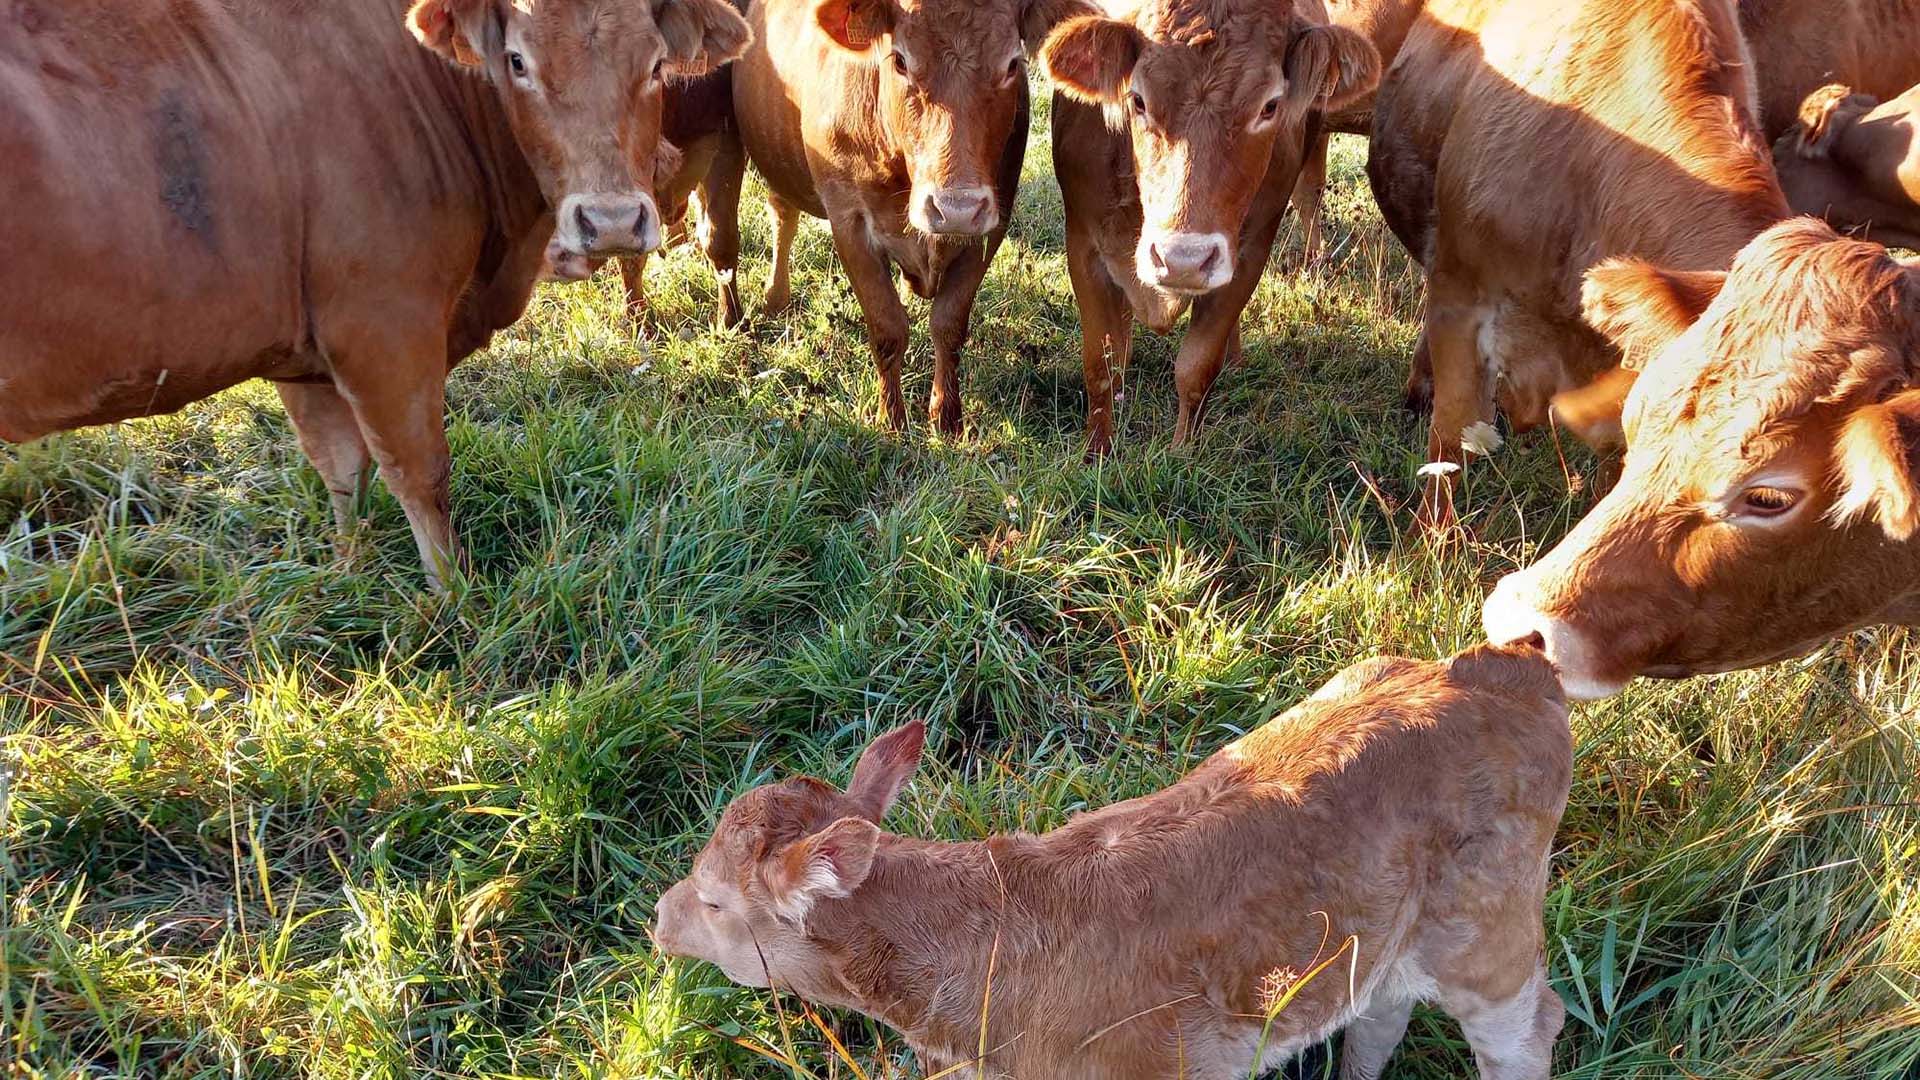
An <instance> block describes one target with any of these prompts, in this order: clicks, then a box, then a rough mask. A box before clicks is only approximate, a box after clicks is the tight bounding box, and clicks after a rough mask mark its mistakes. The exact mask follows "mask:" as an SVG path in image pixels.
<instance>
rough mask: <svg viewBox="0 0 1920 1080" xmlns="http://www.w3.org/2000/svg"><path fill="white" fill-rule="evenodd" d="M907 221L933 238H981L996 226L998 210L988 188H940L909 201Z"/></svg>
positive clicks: (998, 222)
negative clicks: (911, 203) (910, 205)
mask: <svg viewBox="0 0 1920 1080" xmlns="http://www.w3.org/2000/svg"><path fill="white" fill-rule="evenodd" d="M907 217H908V218H909V219H910V220H911V221H912V222H913V227H914V228H916V229H919V230H920V231H921V232H924V233H927V234H929V235H933V236H985V235H986V234H987V233H990V232H992V231H993V229H994V227H995V226H996V225H999V224H1000V210H999V207H998V206H996V205H995V203H994V197H993V189H992V188H989V187H980V186H974V187H942V188H934V189H932V190H930V191H927V192H924V193H922V194H920V195H919V196H918V197H916V198H915V199H914V200H913V206H912V207H911V209H910V210H909V211H908V214H907Z"/></svg>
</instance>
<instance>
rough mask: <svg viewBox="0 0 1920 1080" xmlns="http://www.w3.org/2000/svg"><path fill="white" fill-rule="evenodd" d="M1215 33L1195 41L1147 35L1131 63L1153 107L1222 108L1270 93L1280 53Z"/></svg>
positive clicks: (1175, 109) (1177, 109)
mask: <svg viewBox="0 0 1920 1080" xmlns="http://www.w3.org/2000/svg"><path fill="white" fill-rule="evenodd" d="M1235 45H1236V43H1235V42H1234V41H1232V40H1231V39H1220V38H1215V39H1213V40H1211V41H1208V42H1206V43H1205V44H1202V45H1199V46H1193V45H1180V44H1169V43H1163V42H1155V41H1150V42H1149V44H1148V46H1147V48H1146V50H1145V51H1144V52H1143V53H1142V54H1141V56H1140V60H1139V62H1138V63H1136V64H1135V65H1134V70H1133V81H1134V83H1135V85H1136V86H1137V87H1139V88H1141V89H1143V90H1144V91H1145V93H1146V96H1147V97H1148V98H1149V99H1151V100H1153V101H1154V102H1155V104H1156V106H1157V111H1166V112H1175V113H1177V112H1184V111H1186V110H1188V109H1194V108H1204V107H1209V106H1211V107H1214V108H1224V107H1228V106H1231V105H1234V104H1239V103H1244V102H1246V101H1248V100H1250V99H1252V98H1254V97H1259V96H1263V95H1265V94H1268V93H1271V92H1272V91H1273V90H1274V89H1275V88H1276V76H1277V75H1278V74H1279V71H1280V65H1281V54H1280V52H1279V51H1278V50H1275V49H1271V48H1267V47H1265V46H1264V45H1263V46H1262V47H1260V48H1238V47H1235Z"/></svg>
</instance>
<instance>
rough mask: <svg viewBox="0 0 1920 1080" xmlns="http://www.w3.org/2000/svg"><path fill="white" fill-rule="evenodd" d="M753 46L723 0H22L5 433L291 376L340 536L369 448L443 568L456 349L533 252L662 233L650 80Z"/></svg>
mask: <svg viewBox="0 0 1920 1080" xmlns="http://www.w3.org/2000/svg"><path fill="white" fill-rule="evenodd" d="M408 28H411V30H412V31H413V36H414V37H417V38H418V39H419V43H424V44H425V45H426V46H427V48H425V49H423V48H421V47H420V44H419V43H416V42H415V41H414V40H413V38H412V37H409V36H408V33H407V30H408ZM745 38H746V26H745V24H744V23H743V22H742V21H741V19H740V17H739V15H738V14H737V13H736V12H734V11H733V10H732V9H731V8H729V7H727V6H726V5H725V4H724V3H720V2H718V0H655V2H653V3H651V4H649V3H645V2H640V0H633V2H629V3H589V2H586V0H519V2H516V3H513V4H509V3H507V2H506V0H419V2H418V3H415V4H414V5H413V7H412V8H411V9H410V10H409V9H408V8H407V7H406V6H405V5H404V4H401V3H399V2H397V0H335V2H332V3H327V4H293V5H284V4H283V5H234V4H230V3H223V2H219V0H169V2H166V3H162V2H160V0H131V2H127V0H117V2H107V0H58V2H54V0H18V2H16V3H14V4H12V5H11V6H10V7H8V8H7V9H6V10H5V11H4V13H0V101H4V102H5V105H3V106H0V154H4V156H5V158H6V161H7V165H6V168H5V177H6V178H5V180H4V181H0V184H3V185H4V189H5V196H4V202H5V205H6V212H5V213H4V214H0V255H4V258H0V438H4V439H6V440H8V441H15V442H18V441H24V440H27V439H33V438H37V437H39V436H41V435H44V434H47V433H49V432H53V431H60V430H64V429H69V428H75V427H81V426H84V425H88V424H101V423H108V422H111V421H116V420H122V419H125V418H128V417H133V416H145V415H150V414H154V413H161V412H169V411H172V410H174V409H178V408H181V407H182V406H184V405H186V404H188V403H190V402H193V401H196V400H198V399H200V398H203V397H205V396H207V395H208V394H211V393H214V392H216V391H218V390H222V389H224V388H226V387H229V386H232V385H234V384H235V383H238V382H241V381H242V380H245V379H249V378H256V377H264V378H271V379H276V380H280V381H281V383H280V393H281V397H282V398H283V399H284V400H285V402H286V405H287V412H288V415H289V416H290V417H291V419H292V421H293V424H294V427H295V430H296V431H297V432H298V434H299V436H300V443H301V446H302V447H303V448H304V449H305V450H306V452H307V456H308V457H309V458H310V459H311V460H312V461H313V463H314V465H315V466H316V467H317V468H318V469H319V470H320V473H321V475H322V477H323V478H324V479H325V480H326V484H327V488H328V490H329V491H330V492H332V494H333V505H334V511H335V514H336V515H337V517H338V519H339V523H340V525H341V526H342V527H343V528H345V527H346V526H348V525H350V524H351V521H352V515H353V505H354V500H355V495H356V492H357V491H358V490H359V488H360V487H361V486H362V485H363V484H364V483H365V481H366V475H367V471H368V468H369V464H370V462H371V461H378V462H379V464H380V471H381V475H382V477H383V478H384V479H385V480H386V483H387V486H388V488H389V489H391V490H392V491H393V493H394V494H395V496H396V497H397V498H398V499H399V500H400V503H401V505H402V506H403V507H404V508H405V509H406V513H407V519H408V521H409V523H410V524H411V525H412V527H413V534H414V538H415V540H416V541H417V542H418V544H419V548H420V555H421V558H422V559H423V560H424V562H425V564H426V567H427V572H428V574H429V576H430V577H431V578H432V579H433V580H434V581H435V582H436V583H437V582H438V581H439V580H440V575H441V574H442V573H443V572H444V570H445V569H446V568H447V567H448V566H449V565H450V564H451V563H453V562H454V561H455V560H456V557H457V547H456V544H455V540H454V534H453V528H452V524H451V521H450V519H449V515H448V497H447V475H448V469H449V460H448V454H447V441H446V434H445V432H444V430H443V428H442V420H441V414H442V409H443V394H444V384H445V380H446V376H447V370H448V367H449V365H450V364H451V363H452V362H454V361H457V360H459V359H460V358H461V357H462V356H464V355H465V354H466V353H467V352H470V351H471V350H472V349H474V348H476V347H478V346H479V345H480V344H482V343H484V342H485V341H486V339H487V337H488V336H489V335H490V334H491V333H492V332H493V331H494V330H497V329H499V328H501V327H503V326H506V325H508V324H510V323H511V322H512V321H513V320H514V319H516V318H518V317H519V315H520V312H521V311H522V309H523V308H524V307H525V304H526V300H527V297H528V294H529V291H530V290H531V288H532V284H533V281H534V279H535V277H536V276H537V275H539V274H540V273H541V272H542V270H543V268H544V269H547V270H548V271H550V272H552V273H556V274H558V275H560V276H575V275H578V274H580V273H584V272H585V271H586V270H587V269H588V268H589V267H590V266H591V265H592V264H593V263H594V262H595V261H597V260H598V259H600V258H603V257H607V256H612V255H617V254H621V253H624V252H631V251H641V250H646V249H648V248H651V247H653V246H655V245H656V244H657V243H658V242H659V220H658V214H657V213H656V211H655V209H654V205H653V199H652V196H651V194H650V188H651V187H652V177H651V175H649V170H638V171H636V170H635V169H633V168H632V167H631V163H632V162H635V161H647V162H650V161H652V159H653V156H654V150H653V146H654V142H655V140H657V139H658V136H659V109H660V106H659V97H660V78H659V74H660V70H661V68H662V67H663V66H664V65H665V64H667V63H668V62H670V61H675V60H680V61H684V62H694V61H696V60H697V59H698V58H702V57H704V58H706V60H707V61H709V62H711V61H718V60H724V59H726V58H727V57H729V56H731V55H733V54H735V53H737V52H738V51H739V50H740V48H741V47H742V46H743V45H744V43H745ZM429 50H431V51H429ZM434 53H438V54H440V55H438V56H435V55H434ZM556 221H557V225H556Z"/></svg>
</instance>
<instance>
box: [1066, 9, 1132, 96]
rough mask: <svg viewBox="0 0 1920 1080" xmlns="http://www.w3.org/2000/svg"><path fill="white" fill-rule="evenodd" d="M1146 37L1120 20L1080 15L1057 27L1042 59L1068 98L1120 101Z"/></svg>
mask: <svg viewBox="0 0 1920 1080" xmlns="http://www.w3.org/2000/svg"><path fill="white" fill-rule="evenodd" d="M1146 44H1147V39H1146V38H1145V37H1144V36H1143V35H1142V34H1141V33H1140V31H1138V30H1136V29H1134V28H1133V26H1132V25H1130V24H1128V23H1123V22H1121V21H1119V20H1118V19H1108V18H1105V17H1102V16H1099V15H1081V16H1078V17H1077V18H1072V19H1068V20H1067V21H1065V22H1063V23H1061V24H1060V25H1058V26H1056V27H1054V30H1053V33H1051V34H1048V35H1047V40H1046V43H1045V44H1043V45H1041V46H1040V62H1041V63H1043V64H1045V65H1046V68H1047V78H1049V79H1052V80H1053V82H1054V84H1055V85H1056V86H1058V87H1059V88H1060V90H1061V91H1062V92H1063V93H1065V94H1066V95H1067V96H1068V97H1071V98H1078V99H1079V100H1081V101H1087V102H1092V103H1094V104H1100V103H1103V102H1110V101H1118V100H1120V92H1121V90H1122V89H1124V88H1125V87H1126V85H1127V80H1128V79H1130V78H1132V77H1133V65H1135V64H1137V63H1139V62H1140V51H1141V50H1142V49H1144V48H1145V47H1146Z"/></svg>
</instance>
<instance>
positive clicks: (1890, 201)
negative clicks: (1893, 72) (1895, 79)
mask: <svg viewBox="0 0 1920 1080" xmlns="http://www.w3.org/2000/svg"><path fill="white" fill-rule="evenodd" d="M1917 136H1920V86H1916V87H1914V88H1913V89H1910V90H1908V91H1907V92H1906V93H1904V94H1901V95H1900V96H1899V97H1897V98H1894V99H1893V100H1892V101H1887V102H1881V101H1880V100H1878V99H1876V98H1874V97H1872V96H1870V95H1867V94H1856V93H1854V92H1852V90H1850V89H1849V88H1847V87H1845V86H1839V85H1833V86H1824V87H1821V88H1820V89H1818V90H1815V91H1814V92H1813V93H1812V94H1809V95H1808V96H1807V100H1806V102H1805V104H1804V105H1803V106H1802V108H1801V110H1800V122H1799V123H1797V124H1795V125H1793V127H1791V128H1789V129H1787V133H1786V134H1785V135H1782V136H1781V137H1780V139H1779V141H1778V142H1776V143H1774V144H1773V164H1774V168H1775V169H1777V170H1778V171H1779V173H1780V187H1781V190H1783V191H1785V192H1786V193H1787V201H1788V202H1790V203H1792V204H1793V208H1794V209H1795V210H1798V211H1800V212H1801V213H1803V214H1817V215H1819V216H1820V217H1823V218H1826V219H1827V222H1828V223H1829V224H1831V225H1832V226H1833V227H1834V228H1837V229H1840V230H1842V231H1844V232H1847V233H1851V234H1852V235H1854V236H1858V237H1860V238H1862V239H1866V240H1875V241H1878V242H1880V243H1883V244H1896V245H1899V246H1900V247H1908V248H1912V247H1920V137H1917Z"/></svg>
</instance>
